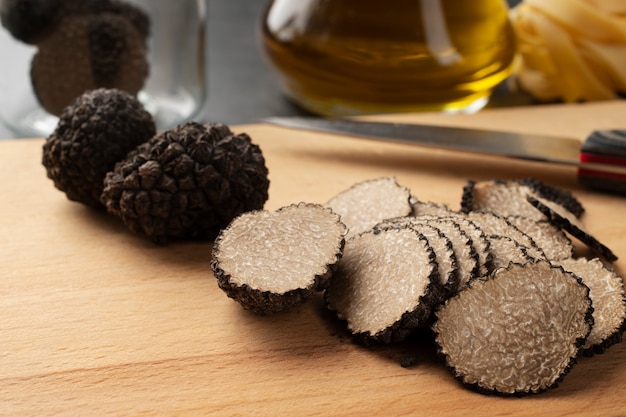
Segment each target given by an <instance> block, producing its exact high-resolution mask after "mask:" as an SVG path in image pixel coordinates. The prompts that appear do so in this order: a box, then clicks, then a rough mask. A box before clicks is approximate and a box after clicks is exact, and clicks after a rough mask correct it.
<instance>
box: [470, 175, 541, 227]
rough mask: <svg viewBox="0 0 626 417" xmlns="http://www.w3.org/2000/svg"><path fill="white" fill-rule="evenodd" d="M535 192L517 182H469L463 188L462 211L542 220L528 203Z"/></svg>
mask: <svg viewBox="0 0 626 417" xmlns="http://www.w3.org/2000/svg"><path fill="white" fill-rule="evenodd" d="M532 192H533V191H532V190H531V189H530V188H529V187H526V186H523V185H520V184H519V183H518V182H515V181H502V180H491V181H480V182H474V181H469V182H468V183H467V184H466V185H465V187H464V188H463V198H462V200H461V210H462V211H463V212H465V213H469V212H470V211H490V212H492V213H495V214H498V215H500V216H504V217H506V216H512V215H519V216H526V217H531V218H534V219H536V220H541V216H540V215H539V213H537V211H536V210H533V208H532V206H530V205H529V204H528V201H526V196H527V195H528V194H529V193H532Z"/></svg>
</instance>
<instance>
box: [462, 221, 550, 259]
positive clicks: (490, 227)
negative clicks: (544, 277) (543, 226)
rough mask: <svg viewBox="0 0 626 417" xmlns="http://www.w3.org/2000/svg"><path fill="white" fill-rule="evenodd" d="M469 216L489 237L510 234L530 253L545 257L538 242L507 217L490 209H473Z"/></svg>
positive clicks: (509, 235)
mask: <svg viewBox="0 0 626 417" xmlns="http://www.w3.org/2000/svg"><path fill="white" fill-rule="evenodd" d="M467 217H468V218H469V219H470V220H471V221H472V222H474V223H475V224H476V225H477V226H478V227H480V228H481V230H482V231H483V232H484V233H485V235H487V239H491V237H492V236H508V237H510V238H511V239H513V240H515V241H517V242H519V243H520V244H521V245H523V246H525V247H526V248H527V250H528V254H529V255H530V256H532V257H534V258H544V257H545V254H544V253H543V251H542V250H541V248H539V246H538V245H537V243H536V242H535V241H534V240H533V239H532V238H531V237H530V236H528V235H527V234H526V233H524V232H522V231H521V230H520V229H518V228H517V227H515V226H514V225H513V224H512V223H511V222H509V221H508V220H507V219H506V218H505V217H502V216H500V215H497V214H495V213H493V212H490V211H472V212H469V213H467Z"/></svg>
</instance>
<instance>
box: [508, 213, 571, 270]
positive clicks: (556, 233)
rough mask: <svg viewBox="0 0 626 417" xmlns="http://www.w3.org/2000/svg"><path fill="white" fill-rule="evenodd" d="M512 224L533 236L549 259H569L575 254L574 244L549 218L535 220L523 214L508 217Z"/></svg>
mask: <svg viewBox="0 0 626 417" xmlns="http://www.w3.org/2000/svg"><path fill="white" fill-rule="evenodd" d="M506 219H507V221H509V222H510V223H511V224H513V225H514V226H515V227H517V228H518V229H519V230H521V231H522V232H524V233H525V234H527V235H528V236H530V237H531V239H532V240H533V241H534V242H535V243H536V244H537V246H539V247H540V248H541V250H542V251H543V253H544V254H545V255H546V258H548V259H549V260H559V259H567V258H571V257H572V256H574V244H573V243H572V241H571V240H570V238H569V237H567V235H566V234H565V232H563V230H562V229H561V228H560V227H557V226H555V225H553V224H552V223H550V222H549V221H547V220H539V221H536V220H533V219H531V218H528V217H523V216H509V217H507V218H506Z"/></svg>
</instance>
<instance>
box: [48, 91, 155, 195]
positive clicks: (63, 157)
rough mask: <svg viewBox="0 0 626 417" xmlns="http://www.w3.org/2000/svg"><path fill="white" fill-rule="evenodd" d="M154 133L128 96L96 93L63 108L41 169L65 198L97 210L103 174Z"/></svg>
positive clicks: (151, 123)
mask: <svg viewBox="0 0 626 417" xmlns="http://www.w3.org/2000/svg"><path fill="white" fill-rule="evenodd" d="M155 134H156V128H155V125H154V120H153V119H152V116H151V115H150V113H148V112H147V111H145V110H144V108H143V106H142V105H141V103H140V102H139V101H138V100H137V99H136V98H135V97H134V96H132V95H130V94H128V93H126V92H124V91H121V90H116V89H111V90H108V89H98V90H94V91H90V92H87V93H85V94H83V95H81V96H79V97H78V98H77V99H76V100H75V101H74V103H73V104H72V105H71V106H68V107H67V108H66V109H65V111H64V112H63V114H61V117H60V119H59V122H58V124H57V127H56V129H55V131H54V132H53V133H52V134H51V135H50V137H48V139H47V140H46V143H45V144H44V146H43V160H42V162H43V165H44V166H45V167H46V170H47V174H48V177H49V178H51V179H52V180H53V181H54V185H55V186H56V187H57V188H58V189H60V190H61V191H64V192H65V194H66V195H67V197H68V198H69V199H70V200H73V201H78V202H81V203H83V204H86V205H88V206H95V207H97V206H101V203H100V194H101V193H102V189H103V180H104V177H105V175H106V173H107V172H108V171H111V170H112V169H113V167H114V166H115V164H116V163H117V162H118V161H120V160H122V159H123V158H124V156H126V154H127V153H128V152H129V151H131V150H133V149H135V148H136V147H137V146H138V145H139V144H141V143H144V142H147V141H148V140H149V139H150V138H151V137H153V136H154V135H155Z"/></svg>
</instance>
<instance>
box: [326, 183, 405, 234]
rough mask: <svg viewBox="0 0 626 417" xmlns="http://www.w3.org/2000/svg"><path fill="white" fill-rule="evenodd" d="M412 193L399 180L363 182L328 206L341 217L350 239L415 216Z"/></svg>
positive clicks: (343, 193) (340, 195)
mask: <svg viewBox="0 0 626 417" xmlns="http://www.w3.org/2000/svg"><path fill="white" fill-rule="evenodd" d="M410 197H411V192H410V191H409V189H408V188H406V187H403V186H401V185H399V184H398V182H397V181H396V179H395V178H389V177H385V178H377V179H372V180H367V181H363V182H360V183H357V184H355V185H353V186H352V187H350V188H348V189H347V190H344V191H342V192H341V193H339V194H337V195H336V196H335V197H333V198H332V199H330V200H329V201H328V202H327V203H326V206H327V207H330V208H331V209H332V210H333V211H334V212H335V213H338V214H339V215H340V216H341V220H342V221H343V222H344V223H345V224H346V226H348V236H354V235H357V234H359V233H361V232H365V231H367V230H369V229H371V228H372V227H374V226H375V225H377V224H378V223H380V222H381V221H383V220H385V219H390V218H394V217H401V216H406V215H408V214H409V213H410V212H411V205H410V204H409V199H410Z"/></svg>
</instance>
